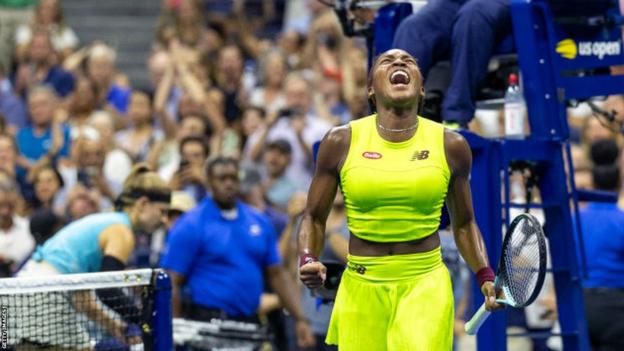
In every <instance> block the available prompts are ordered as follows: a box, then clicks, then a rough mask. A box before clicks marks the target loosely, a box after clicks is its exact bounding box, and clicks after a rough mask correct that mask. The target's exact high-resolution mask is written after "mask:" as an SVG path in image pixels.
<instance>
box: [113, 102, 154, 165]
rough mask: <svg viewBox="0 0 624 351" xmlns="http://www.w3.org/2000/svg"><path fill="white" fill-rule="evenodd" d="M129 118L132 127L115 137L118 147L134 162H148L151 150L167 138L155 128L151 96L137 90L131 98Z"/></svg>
mask: <svg viewBox="0 0 624 351" xmlns="http://www.w3.org/2000/svg"><path fill="white" fill-rule="evenodd" d="M128 117H129V118H130V121H131V122H132V125H131V127H130V128H129V129H127V130H122V131H120V132H118V133H117V134H116V135H115V138H116V140H117V145H119V146H120V147H121V148H122V149H124V150H125V151H126V152H127V153H128V155H130V158H131V159H132V160H133V161H134V162H143V161H145V160H147V155H148V153H149V151H150V148H151V147H153V146H154V145H155V144H156V143H157V142H159V141H161V140H163V139H164V138H165V135H164V133H163V132H162V130H160V129H156V128H154V116H153V111H152V100H151V97H150V95H149V94H147V93H145V92H143V91H139V90H135V91H133V92H132V96H131V97H130V106H129V107H128Z"/></svg>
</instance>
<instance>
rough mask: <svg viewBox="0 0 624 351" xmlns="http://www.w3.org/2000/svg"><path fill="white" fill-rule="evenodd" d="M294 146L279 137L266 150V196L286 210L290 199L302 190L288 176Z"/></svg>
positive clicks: (272, 202) (278, 206) (276, 205)
mask: <svg viewBox="0 0 624 351" xmlns="http://www.w3.org/2000/svg"><path fill="white" fill-rule="evenodd" d="M291 155H292V147H291V146H290V143H289V142H288V141H286V140H284V139H277V140H274V141H271V142H269V143H268V144H267V146H266V148H265V150H264V156H263V158H264V166H265V168H266V170H267V175H268V179H267V180H266V181H265V182H264V184H263V187H264V191H265V196H266V198H267V199H268V200H269V202H270V203H271V204H273V205H274V206H275V207H277V208H279V209H281V210H282V211H286V208H287V207H288V201H289V200H290V198H291V197H292V196H293V194H294V193H295V192H297V190H302V189H300V188H299V187H297V185H296V184H295V182H293V181H292V180H290V179H289V178H288V177H287V176H286V169H287V168H288V166H289V165H290V163H291V160H292V157H291Z"/></svg>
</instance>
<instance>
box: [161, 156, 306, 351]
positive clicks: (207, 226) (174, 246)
mask: <svg viewBox="0 0 624 351" xmlns="http://www.w3.org/2000/svg"><path fill="white" fill-rule="evenodd" d="M238 171H239V169H238V162H237V161H236V160H234V159H231V158H216V159H214V160H212V161H211V162H210V163H209V164H208V166H207V169H206V173H207V177H208V179H209V184H210V190H211V192H212V197H208V198H206V199H204V200H203V201H202V202H201V203H200V204H199V205H198V206H197V207H195V208H194V209H193V210H191V211H189V212H187V213H186V214H185V215H184V216H183V217H182V218H181V219H180V220H179V221H178V223H176V225H175V226H174V228H173V229H172V231H171V233H170V237H169V242H168V248H167V251H166V253H165V255H164V257H163V261H162V265H163V267H164V268H166V269H167V270H168V271H169V272H170V275H171V277H172V282H173V311H174V312H173V313H174V316H176V317H180V316H182V315H183V314H182V311H181V296H180V291H181V288H182V287H183V286H184V285H188V287H189V288H190V291H191V295H192V308H191V309H190V310H189V311H188V314H187V315H186V317H188V318H191V319H199V320H209V319H211V318H214V317H216V318H234V319H240V320H248V321H250V320H251V321H257V317H256V311H257V310H258V305H259V302H260V295H261V294H262V291H263V286H264V277H265V275H266V278H267V280H268V283H269V284H270V286H271V287H272V289H273V291H275V292H276V293H277V294H278V295H279V297H280V298H281V299H282V302H283V304H284V306H285V307H286V308H287V309H288V310H289V311H290V313H291V314H292V315H293V316H294V317H295V319H296V320H297V327H296V330H297V337H298V340H299V343H300V346H312V345H313V344H314V340H313V336H312V332H311V330H310V327H309V325H308V322H307V319H306V317H305V315H304V314H303V312H302V311H301V307H300V305H299V303H298V301H297V294H296V293H295V292H294V285H293V284H294V282H293V280H292V279H291V277H289V276H288V274H287V273H286V271H285V270H284V268H283V267H282V265H281V264H280V258H279V254H278V251H277V241H276V235H275V231H274V230H273V228H272V227H271V225H270V224H269V222H268V220H267V219H266V217H264V216H263V215H261V214H259V213H258V212H257V211H255V210H253V209H251V208H250V207H249V206H247V205H245V204H243V203H241V202H240V201H238V200H237V199H236V196H237V193H238V190H239V179H238Z"/></svg>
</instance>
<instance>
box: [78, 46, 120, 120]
mask: <svg viewBox="0 0 624 351" xmlns="http://www.w3.org/2000/svg"><path fill="white" fill-rule="evenodd" d="M116 60H117V53H116V52H115V50H113V49H112V48H110V47H109V46H106V45H104V44H101V43H98V44H95V45H93V46H92V47H91V48H90V50H89V51H88V55H87V76H88V77H89V78H90V79H91V80H92V81H93V82H94V83H95V85H96V87H97V91H98V94H99V96H98V99H97V101H98V106H99V107H100V108H104V107H108V109H109V110H110V111H111V112H112V111H114V112H117V113H121V114H126V113H127V112H128V103H129V101H130V89H128V88H127V87H124V86H122V85H120V84H118V82H116V81H115V77H116V76H115V75H116V68H115V62H116ZM120 123H121V121H120Z"/></svg>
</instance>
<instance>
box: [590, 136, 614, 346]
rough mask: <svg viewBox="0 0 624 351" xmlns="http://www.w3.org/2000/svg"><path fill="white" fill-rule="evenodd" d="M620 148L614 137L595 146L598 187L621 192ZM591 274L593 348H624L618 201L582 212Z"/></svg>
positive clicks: (592, 148)
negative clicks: (618, 161) (618, 160)
mask: <svg viewBox="0 0 624 351" xmlns="http://www.w3.org/2000/svg"><path fill="white" fill-rule="evenodd" d="M618 155H619V149H618V146H617V144H616V143H615V141H613V140H601V141H597V142H595V143H594V144H592V146H591V156H592V157H591V158H592V161H593V163H594V168H593V170H592V178H593V185H594V188H595V189H597V190H604V191H613V192H619V191H620V170H619V168H618V166H617V164H616V162H617V158H618ZM580 221H581V230H582V231H583V239H584V244H585V257H586V258H587V271H588V272H587V273H588V277H587V279H586V280H585V282H584V284H583V286H584V288H585V290H584V295H585V298H584V301H585V311H586V314H587V324H588V328H589V336H590V341H591V345H592V348H593V349H594V350H621V349H623V348H624V340H623V339H622V338H621V335H622V334H623V333H624V322H623V321H622V318H621V317H620V316H621V315H622V313H624V261H622V257H623V255H624V212H623V211H622V210H620V209H619V208H618V207H617V204H614V203H593V202H590V203H589V204H588V206H587V207H586V208H585V209H583V210H582V211H581V213H580Z"/></svg>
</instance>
